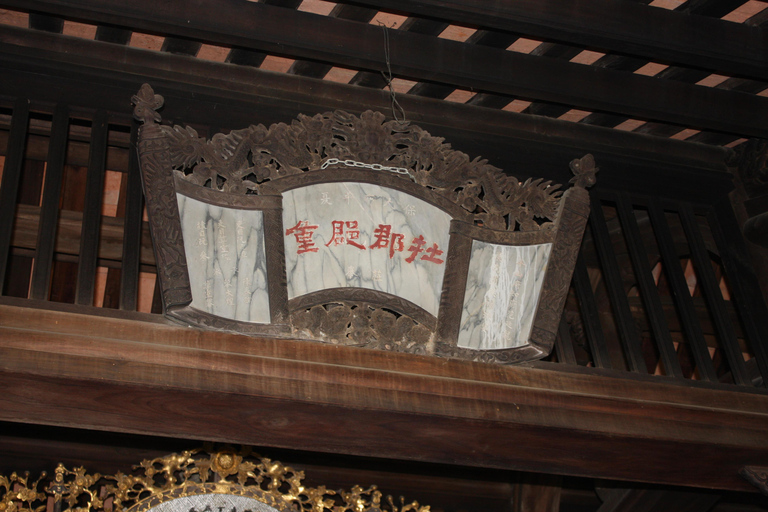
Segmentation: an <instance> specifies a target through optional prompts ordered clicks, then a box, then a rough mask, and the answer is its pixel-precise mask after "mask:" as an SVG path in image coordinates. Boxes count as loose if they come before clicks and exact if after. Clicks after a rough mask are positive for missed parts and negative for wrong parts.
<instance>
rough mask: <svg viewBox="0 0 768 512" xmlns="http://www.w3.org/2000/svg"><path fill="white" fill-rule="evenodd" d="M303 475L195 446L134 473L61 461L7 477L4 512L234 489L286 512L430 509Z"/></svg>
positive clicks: (132, 507)
mask: <svg viewBox="0 0 768 512" xmlns="http://www.w3.org/2000/svg"><path fill="white" fill-rule="evenodd" d="M303 479H304V473H303V472H302V471H296V470H294V469H293V468H291V467H290V466H286V465H284V464H282V463H280V462H278V461H274V460H270V459H267V458H261V457H259V456H258V455H255V454H253V453H251V451H250V450H248V449H243V450H240V451H235V450H232V449H224V450H220V451H217V452H213V453H208V452H207V451H205V450H191V451H185V452H182V453H179V454H172V455H168V456H166V457H161V458H157V459H152V460H144V461H142V462H141V463H140V464H139V465H138V466H135V467H134V471H133V472H132V473H130V474H124V473H117V474H115V475H101V474H99V473H89V472H88V471H87V470H86V469H85V468H83V467H79V468H75V469H71V470H70V469H67V468H65V467H64V466H63V465H61V464H59V466H58V467H57V468H56V471H55V474H54V479H53V481H50V480H49V479H48V478H47V475H46V474H45V473H43V474H42V475H41V476H40V478H38V479H37V480H34V481H30V479H29V475H19V474H17V473H13V474H11V476H10V477H5V476H2V475H0V510H2V511H3V512H24V511H29V512H42V511H44V510H46V507H47V501H48V498H49V496H51V497H53V499H54V501H55V502H56V503H60V504H61V509H62V510H64V511H67V510H71V511H73V512H91V511H93V512H104V511H109V512H117V511H130V512H144V511H146V510H148V509H150V508H152V507H155V506H157V505H159V504H160V503H163V502H165V501H169V500H173V499H177V498H183V497H187V496H196V495H201V494H230V495H236V496H245V497H250V498H253V499H256V500H258V501H261V502H263V503H265V504H267V505H269V506H271V507H273V508H275V509H277V510H278V511H279V512H429V507H428V506H422V505H419V504H418V503H417V502H415V501H414V502H411V503H405V501H404V500H403V499H402V498H401V499H400V503H399V504H396V503H395V501H394V500H393V499H392V497H391V496H386V497H385V496H384V495H383V494H382V493H381V492H380V491H379V490H378V489H377V488H376V486H371V487H369V488H363V487H360V486H358V485H355V486H354V487H352V489H350V490H349V491H344V490H340V491H338V492H336V491H332V490H329V489H326V488H325V487H324V486H321V487H317V488H309V487H305V486H304V485H303V483H302V480H303ZM382 498H383V499H382Z"/></svg>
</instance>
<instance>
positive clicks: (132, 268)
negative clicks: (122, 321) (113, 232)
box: [120, 122, 144, 311]
mask: <svg viewBox="0 0 768 512" xmlns="http://www.w3.org/2000/svg"><path fill="white" fill-rule="evenodd" d="M137 137H138V123H137V122H134V124H133V125H132V127H131V146H132V147H136V146H135V144H136V141H137V140H138V139H137ZM125 179H126V180H127V189H126V196H125V225H124V226H125V227H124V231H123V257H122V260H121V261H122V265H121V272H120V309H123V310H128V311H135V310H136V306H137V305H138V289H139V265H140V264H141V227H142V226H141V217H142V214H143V212H144V194H143V192H142V190H141V171H140V170H139V157H138V153H137V152H136V151H131V153H130V155H129V158H128V174H127V175H126V177H125Z"/></svg>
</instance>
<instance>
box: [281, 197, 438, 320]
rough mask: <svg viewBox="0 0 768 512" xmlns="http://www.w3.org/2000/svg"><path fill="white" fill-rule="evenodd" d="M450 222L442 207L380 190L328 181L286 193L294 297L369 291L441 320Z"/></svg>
mask: <svg viewBox="0 0 768 512" xmlns="http://www.w3.org/2000/svg"><path fill="white" fill-rule="evenodd" d="M450 223H451V217H450V215H448V214H447V213H445V212H443V211H442V210H440V209H439V208H436V207H434V206H432V205H430V204H429V203H427V202H425V201H422V200H421V199H418V198H416V197H413V196H411V195H408V194H406V193H403V192H400V191H397V190H393V189H390V188H386V187H381V186H379V185H372V184H368V183H353V182H343V183H322V184H316V185H309V186H306V187H301V188H297V189H293V190H289V191H287V192H284V193H283V228H284V229H285V263H286V271H287V278H288V298H289V299H293V298H295V297H299V296H301V295H305V294H307V293H312V292H316V291H320V290H324V289H327V288H339V287H358V288H368V289H371V290H379V291H383V292H387V293H391V294H393V295H397V296H399V297H402V298H404V299H407V300H409V301H411V302H413V303H414V304H417V305H419V306H421V307H422V308H424V309H425V310H427V311H428V312H430V313H431V314H433V315H435V316H437V312H438V307H439V304H440V294H441V292H442V287H443V275H444V273H445V259H446V257H447V255H448V241H449V228H450ZM385 235H386V236H385Z"/></svg>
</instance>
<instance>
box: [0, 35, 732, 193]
mask: <svg viewBox="0 0 768 512" xmlns="http://www.w3.org/2000/svg"><path fill="white" fill-rule="evenodd" d="M0 67H2V68H3V76H4V78H5V79H4V80H3V81H0V96H2V95H4V96H6V97H18V96H22V97H31V98H34V99H35V100H37V101H41V102H59V101H62V102H65V103H68V104H70V105H72V106H73V108H81V109H82V108H83V107H86V108H88V109H96V108H103V109H106V110H108V111H110V112H112V113H113V115H115V114H114V113H119V112H124V113H125V114H124V115H125V119H126V122H127V120H128V119H129V117H128V116H129V115H130V111H131V107H130V105H128V100H127V99H128V98H130V97H131V96H132V95H134V94H135V93H136V91H137V90H138V89H139V87H140V86H141V84H142V83H143V82H150V83H151V84H152V85H153V86H154V88H155V90H156V91H157V92H158V93H159V94H162V95H163V96H164V97H165V99H166V101H165V106H164V108H163V110H162V115H163V117H164V119H165V120H166V121H172V122H179V123H192V124H197V125H208V126H215V127H217V128H221V129H228V128H242V127H243V126H248V125H250V124H252V123H259V122H260V123H264V124H270V123H275V122H288V121H290V120H291V119H293V118H294V117H295V116H297V115H298V114H299V113H304V114H315V113H319V112H326V111H329V110H335V109H343V110H347V111H350V112H355V113H360V112H363V111H365V110H369V109H372V110H379V111H382V112H385V113H386V112H390V98H389V95H388V94H387V93H386V92H384V91H379V90H373V89H369V88H365V87H355V86H350V85H343V84H337V83H333V82H328V81H322V80H315V79H310V78H304V77H299V76H291V75H286V74H279V73H269V72H265V71H261V70H258V69H254V68H251V67H249V66H236V65H229V64H220V63H214V62H205V61H202V60H200V59H192V58H188V57H183V56H178V55H170V54H160V53H157V52H148V51H143V50H138V49H134V48H127V47H124V46H118V45H113V44H107V43H101V42H98V41H86V40H83V39H75V38H69V37H66V36H61V35H52V34H46V33H33V32H30V31H28V30H24V29H14V28H12V27H0ZM51 83H55V84H56V87H51V85H50V84H51ZM398 101H399V102H400V104H401V105H402V106H403V107H404V108H405V110H406V112H407V115H408V119H409V120H410V121H411V122H413V123H417V124H419V126H421V127H422V128H424V129H426V130H428V131H429V132H430V133H432V134H433V135H436V136H440V137H444V138H445V139H446V140H447V141H448V142H450V143H451V144H452V145H453V147H454V148H455V149H458V150H461V151H464V152H465V153H467V154H469V155H470V156H471V157H475V156H482V157H484V158H487V159H488V160H489V162H490V163H491V164H493V165H495V166H497V167H500V168H502V169H504V170H505V171H507V172H509V173H510V174H514V175H515V176H517V177H518V178H526V177H529V176H538V177H546V178H548V179H552V180H555V181H557V182H560V183H565V182H567V181H568V180H569V179H570V172H569V171H568V162H569V161H571V160H572V159H574V158H578V157H581V156H583V155H584V154H586V153H592V154H594V156H595V158H596V160H597V162H598V165H599V167H600V176H599V180H598V187H601V188H602V187H606V188H609V189H610V188H613V189H624V190H633V191H635V192H636V193H638V194H643V193H645V194H649V195H654V196H659V195H660V196H663V197H674V198H676V199H678V200H679V199H686V200H689V201H693V202H710V201H712V200H715V199H718V198H720V197H723V195H724V194H726V193H727V192H728V191H729V190H730V189H731V188H732V185H731V179H730V175H729V174H728V173H727V172H726V165H725V161H726V159H727V158H728V155H729V154H730V153H731V150H729V149H727V148H720V147H713V146H706V145H702V144H691V143H687V142H683V141H677V140H671V139H661V138H657V137H649V136H642V135H636V134H632V133H627V132H622V131H618V130H611V129H606V128H600V127H593V126H582V125H579V124H575V123H569V122H565V121H559V120H556V119H548V118H544V117H539V116H530V115H524V114H515V113H512V112H505V111H500V110H492V109H485V108H479V107H472V106H468V105H462V104H457V103H450V102H445V101H438V100H432V99H428V98H419V97H414V96H411V95H403V96H400V97H399V98H398ZM86 115H87V113H86Z"/></svg>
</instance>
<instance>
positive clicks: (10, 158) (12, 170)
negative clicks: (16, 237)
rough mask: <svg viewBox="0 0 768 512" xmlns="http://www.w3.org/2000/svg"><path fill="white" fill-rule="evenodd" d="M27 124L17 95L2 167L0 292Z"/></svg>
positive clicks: (25, 109)
mask: <svg viewBox="0 0 768 512" xmlns="http://www.w3.org/2000/svg"><path fill="white" fill-rule="evenodd" d="M28 124H29V101H28V100H27V99H25V98H19V99H17V100H16V102H15V103H14V105H13V119H12V120H11V132H10V135H9V137H8V147H9V148H10V149H9V150H8V152H7V156H6V158H5V164H4V166H3V178H2V182H0V219H4V221H3V222H0V293H2V291H3V290H4V289H5V277H6V271H7V270H8V258H9V256H10V249H11V235H12V234H13V223H12V222H8V220H7V219H12V218H13V217H14V213H15V210H16V197H17V196H18V193H19V183H20V182H21V168H22V164H23V162H24V148H25V145H26V141H27V126H28Z"/></svg>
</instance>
